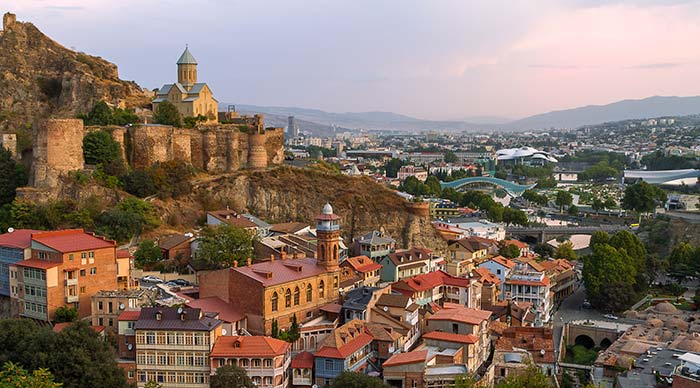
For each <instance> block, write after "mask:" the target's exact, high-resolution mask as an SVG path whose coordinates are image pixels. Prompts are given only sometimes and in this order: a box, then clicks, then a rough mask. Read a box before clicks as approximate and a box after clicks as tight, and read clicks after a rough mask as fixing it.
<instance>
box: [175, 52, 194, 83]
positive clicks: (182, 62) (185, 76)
mask: <svg viewBox="0 0 700 388" xmlns="http://www.w3.org/2000/svg"><path fill="white" fill-rule="evenodd" d="M177 82H179V83H180V84H182V86H185V87H187V88H188V90H189V87H191V86H192V85H194V84H196V83H197V60H196V59H194V56H192V53H190V49H189V48H188V47H187V46H185V51H184V52H183V53H182V55H180V59H178V60H177Z"/></svg>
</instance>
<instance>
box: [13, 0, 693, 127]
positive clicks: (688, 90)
mask: <svg viewBox="0 0 700 388" xmlns="http://www.w3.org/2000/svg"><path fill="white" fill-rule="evenodd" d="M2 4H3V7H2V9H0V11H5V10H10V11H12V12H14V13H16V14H17V17H18V19H19V20H22V21H31V22H33V23H34V24H36V25H37V26H38V27H39V28H40V29H41V30H43V31H44V32H45V33H47V34H48V35H49V36H51V37H52V38H54V39H55V40H57V41H58V42H60V43H62V44H63V45H65V46H67V47H72V48H74V49H76V50H79V51H84V52H86V53H90V54H94V55H99V56H102V57H104V58H106V59H108V60H110V61H112V62H114V63H116V64H117V65H118V66H119V71H120V75H121V77H122V78H125V79H132V80H135V81H136V82H138V83H139V84H140V85H141V86H143V87H148V88H155V87H159V86H160V85H161V84H163V83H167V82H172V81H173V80H174V78H175V77H176V73H175V70H176V68H175V61H176V60H177V58H178V57H179V55H180V54H181V52H182V50H183V49H184V46H185V44H189V46H190V50H191V51H192V53H193V54H194V56H195V58H196V59H197V61H198V62H199V79H200V81H204V82H207V83H209V85H210V86H211V87H212V89H213V90H214V93H215V95H216V96H217V98H218V99H219V101H221V102H233V103H239V104H257V105H274V106H297V107H305V108H319V109H323V110H328V111H336V112H346V111H379V110H381V111H393V112H397V113H403V114H408V115H411V116H415V117H421V118H430V119H458V118H465V117H471V116H485V115H489V116H500V117H508V118H519V117H523V116H527V115H530V114H535V113H541V112H544V111H549V110H555V109H563V108H570V107H576V106H581V105H587V104H604V103H609V102H613V101H616V100H620V99H625V98H644V97H648V96H651V95H679V96H688V95H698V94H700V44H699V42H700V41H699V38H700V1H692V0H687V1H682V0H618V1H615V0H559V1H554V0H523V1H518V0H508V1H501V0H485V1H477V0H454V1H452V0H425V1H415V0H347V1H345V0H278V1H273V0H269V1H268V0H248V1H237V0H196V1H188V0H118V1H116V0H4V1H3V2H2Z"/></svg>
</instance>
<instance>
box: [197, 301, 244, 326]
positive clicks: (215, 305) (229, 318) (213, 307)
mask: <svg viewBox="0 0 700 388" xmlns="http://www.w3.org/2000/svg"><path fill="white" fill-rule="evenodd" d="M187 305H188V306H190V307H193V308H199V309H202V311H204V312H205V313H217V314H219V319H220V320H222V321H226V322H230V323H233V322H238V321H240V320H241V319H243V318H245V314H243V313H242V312H241V311H239V310H236V309H235V308H233V307H232V306H231V305H230V304H228V303H226V302H225V301H224V300H222V299H220V298H219V297H217V296H212V297H209V298H202V299H195V300H193V301H191V302H188V303H187Z"/></svg>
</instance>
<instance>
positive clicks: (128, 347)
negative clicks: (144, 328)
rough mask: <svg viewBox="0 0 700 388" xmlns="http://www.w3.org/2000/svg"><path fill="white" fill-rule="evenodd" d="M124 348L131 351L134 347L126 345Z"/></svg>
mask: <svg viewBox="0 0 700 388" xmlns="http://www.w3.org/2000/svg"><path fill="white" fill-rule="evenodd" d="M126 348H127V349H129V350H131V349H133V348H134V345H132V344H128V345H126Z"/></svg>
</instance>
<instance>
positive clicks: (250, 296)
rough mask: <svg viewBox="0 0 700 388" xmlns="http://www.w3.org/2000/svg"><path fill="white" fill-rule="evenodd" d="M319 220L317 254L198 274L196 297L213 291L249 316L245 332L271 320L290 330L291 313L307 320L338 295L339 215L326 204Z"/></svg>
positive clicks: (260, 329) (265, 329) (267, 328)
mask: <svg viewBox="0 0 700 388" xmlns="http://www.w3.org/2000/svg"><path fill="white" fill-rule="evenodd" d="M316 220H317V227H316V230H317V232H316V233H317V244H316V258H311V257H305V258H287V255H286V253H284V252H282V253H281V255H280V258H279V259H276V258H274V257H273V258H272V259H271V260H270V261H265V262H259V263H255V264H253V263H252V261H250V260H249V262H248V265H247V266H242V267H233V268H228V269H223V270H219V271H211V272H208V273H204V274H201V275H200V279H199V284H200V297H201V298H206V297H211V296H217V297H219V298H221V299H223V300H224V301H226V302H227V303H229V304H231V306H233V307H234V308H235V309H236V310H237V311H240V312H242V313H244V314H245V315H246V316H247V317H248V331H250V332H251V333H253V334H259V335H265V334H269V333H270V332H271V329H272V322H273V320H274V321H277V324H278V326H279V328H280V329H285V330H286V329H288V328H289V326H290V325H291V320H292V316H296V319H297V320H298V322H307V321H309V320H312V319H313V318H315V317H318V316H320V315H321V311H320V308H321V307H322V306H323V305H325V304H328V303H335V302H337V301H338V298H339V290H340V267H339V266H338V262H339V254H340V252H339V249H340V246H339V243H340V223H339V221H340V218H339V217H338V216H337V215H335V214H334V213H333V208H332V207H331V205H330V204H326V205H325V206H324V207H323V210H322V213H321V214H320V215H319V216H318V217H317V218H316Z"/></svg>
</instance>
